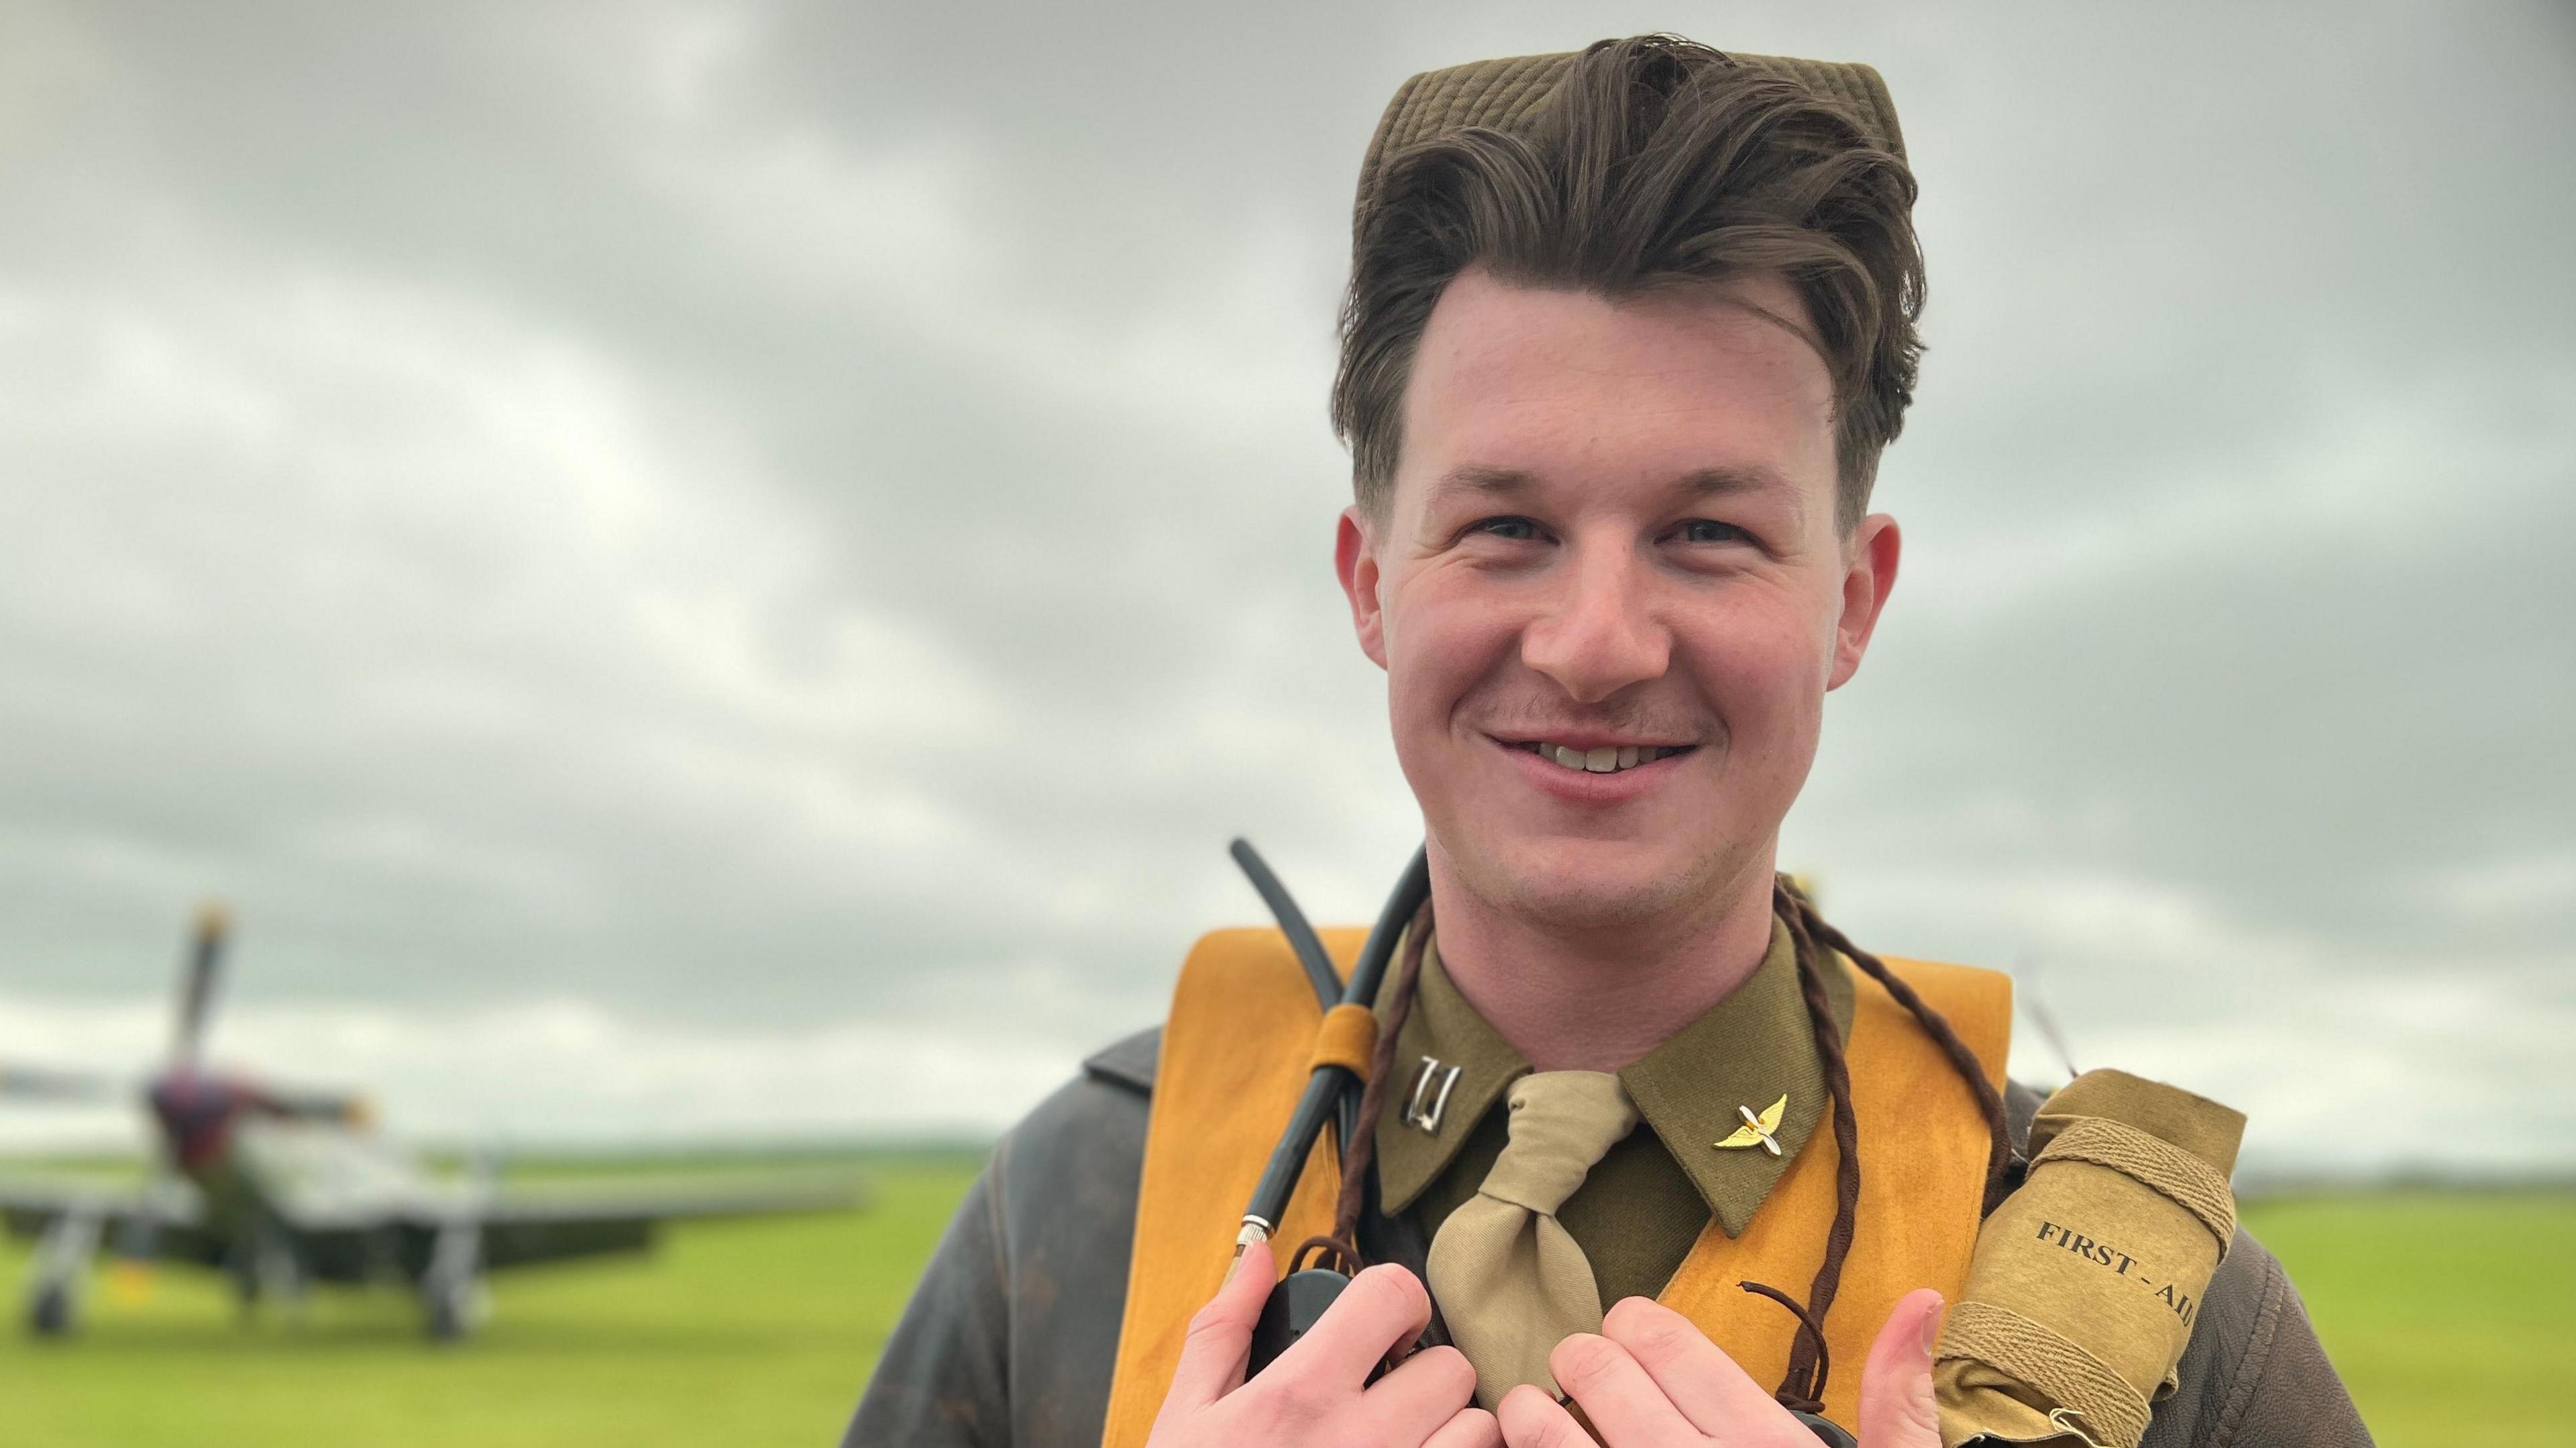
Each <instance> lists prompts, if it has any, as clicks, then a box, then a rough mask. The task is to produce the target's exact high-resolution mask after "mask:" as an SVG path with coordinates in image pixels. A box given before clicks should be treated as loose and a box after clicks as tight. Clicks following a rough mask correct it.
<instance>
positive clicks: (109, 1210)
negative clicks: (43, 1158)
mask: <svg viewBox="0 0 2576 1448" xmlns="http://www.w3.org/2000/svg"><path fill="white" fill-rule="evenodd" d="M74 1215H90V1216H94V1217H96V1218H97V1219H98V1222H99V1226H100V1229H101V1235H102V1236H103V1237H104V1238H105V1240H106V1241H108V1242H109V1243H111V1244H114V1243H116V1242H119V1241H132V1240H135V1239H136V1237H137V1234H138V1233H140V1235H141V1237H142V1238H143V1239H144V1240H147V1241H149V1242H151V1243H152V1250H153V1255H156V1256H164V1257H177V1258H181V1259H184V1260H189V1261H205V1262H211V1261H214V1260H216V1259H217V1257H218V1256H219V1255H220V1254H219V1253H218V1251H217V1248H216V1244H215V1243H214V1241H213V1240H212V1239H211V1238H209V1237H208V1236H207V1235H206V1234H205V1233H204V1232H203V1231H202V1230H201V1226H202V1223H203V1221H204V1216H205V1212H204V1207H203V1205H202V1203H201V1201H200V1199H199V1197H198V1195H197V1191H196V1188H194V1187H192V1186H190V1185H188V1184H187V1183H186V1182H184V1181H180V1180H176V1179H163V1180H159V1181H155V1182H150V1183H145V1184H140V1185H136V1184H129V1183H122V1182H117V1183H109V1182H100V1181H96V1180H86V1179H83V1178H80V1177H73V1176H60V1177H45V1176H15V1175H12V1176H0V1222H5V1223H6V1224H7V1225H8V1228H9V1231H10V1233H11V1234H12V1235H14V1236H20V1237H34V1236H39V1235H41V1234H43V1232H44V1230H45V1229H46V1228H47V1227H50V1226H52V1225H53V1224H54V1223H55V1222H56V1221H58V1220H60V1219H61V1218H64V1217H67V1216H74Z"/></svg>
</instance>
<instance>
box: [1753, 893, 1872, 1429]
mask: <svg viewBox="0 0 2576 1448" xmlns="http://www.w3.org/2000/svg"><path fill="white" fill-rule="evenodd" d="M1805 903H1806V902H1804V901H1802V900H1800V899H1799V898H1798V897H1797V896H1796V895H1795V894H1793V893H1791V891H1790V890H1789V889H1788V887H1787V886H1786V885H1780V884H1775V885H1774V886H1773V887H1772V900H1771V905H1772V909H1773V910H1774V911H1776V912H1778V914H1779V916H1780V918H1781V920H1782V921H1783V922H1784V923H1785V924H1786V925H1787V926H1788V929H1789V939H1790V941H1791V943H1792V944H1793V945H1795V946H1796V951H1795V954H1796V956H1797V961H1798V993H1799V995H1801V996H1802V997H1804V998H1805V1000H1806V1004H1807V1024H1808V1028H1809V1029H1810V1030H1812V1031H1813V1032H1814V1033H1815V1039H1816V1062H1817V1065H1818V1066H1819V1067H1820V1068H1821V1071H1822V1074H1823V1076H1824V1078H1825V1097H1826V1099H1827V1100H1828V1101H1830V1102H1831V1103H1832V1106H1833V1120H1834V1156H1835V1161H1834V1222H1833V1225H1832V1226H1831V1227H1830V1228H1828V1229H1827V1230H1826V1232H1825V1255H1824V1260H1823V1261H1821V1262H1818V1263H1817V1264H1816V1275H1815V1279H1814V1280H1813V1281H1812V1282H1810V1283H1809V1284H1808V1287H1807V1305H1806V1308H1805V1310H1804V1311H1801V1312H1799V1314H1798V1320H1799V1322H1800V1323H1801V1324H1802V1325H1803V1326H1805V1327H1806V1328H1807V1331H1805V1332H1802V1333H1800V1334H1799V1335H1798V1336H1797V1337H1795V1338H1793V1339H1791V1340H1790V1343H1789V1367H1788V1371H1786V1372H1784V1373H1782V1374H1781V1375H1780V1387H1779V1389H1778V1391H1777V1392H1775V1393H1774V1394H1773V1395H1772V1396H1774V1397H1776V1398H1778V1399H1779V1400H1780V1403H1781V1405H1782V1406H1784V1407H1788V1408H1793V1409H1796V1410H1798V1411H1800V1412H1806V1413H1820V1412H1823V1411H1824V1396H1825V1377H1826V1374H1827V1373H1829V1372H1830V1371H1831V1370H1832V1369H1831V1366H1830V1362H1829V1360H1828V1358H1827V1357H1826V1355H1825V1333H1824V1327H1823V1323H1824V1320H1825V1314H1826V1313H1828V1312H1831V1311H1833V1310H1834V1296H1835V1294H1837V1293H1838V1292H1840V1291H1841V1290H1842V1282H1843V1262H1844V1260H1845V1259H1846V1258H1848V1257H1849V1256H1850V1255H1851V1245H1852V1237H1853V1234H1854V1233H1855V1232H1857V1231H1858V1229H1859V1218H1860V1121H1859V1119H1858V1118H1857V1117H1856V1116H1854V1115H1853V1114H1852V1104H1851V1064H1850V1062H1849V1061H1847V1060H1846V1059H1845V1058H1844V1056H1843V1033H1842V1030H1841V1028H1840V1027H1839V1026H1838V1025H1837V1024H1836V1022H1835V1020H1834V1012H1833V1006H1832V1004H1831V1002H1830V1001H1829V1000H1828V999H1827V998H1826V995H1825V972H1824V966H1823V964H1822V963H1821V962H1820V961H1819V960H1818V958H1817V954H1816V942H1815V937H1814V936H1813V935H1812V934H1811V933H1810V932H1809V930H1808V928H1807V926H1808V919H1809V915H1810V912H1808V911H1806V910H1804V909H1802V908H1801V907H1802V906H1804V905H1805ZM1746 1290H1747V1291H1751V1290H1753V1288H1752V1285H1750V1284H1748V1285H1747V1288H1746ZM1763 1295H1764V1296H1766V1297H1771V1298H1774V1299H1776V1300H1778V1301H1782V1302H1786V1301H1787V1300H1788V1299H1787V1298H1785V1297H1781V1296H1780V1294H1778V1293H1777V1292H1771V1291H1766V1292H1764V1293H1763Z"/></svg>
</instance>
